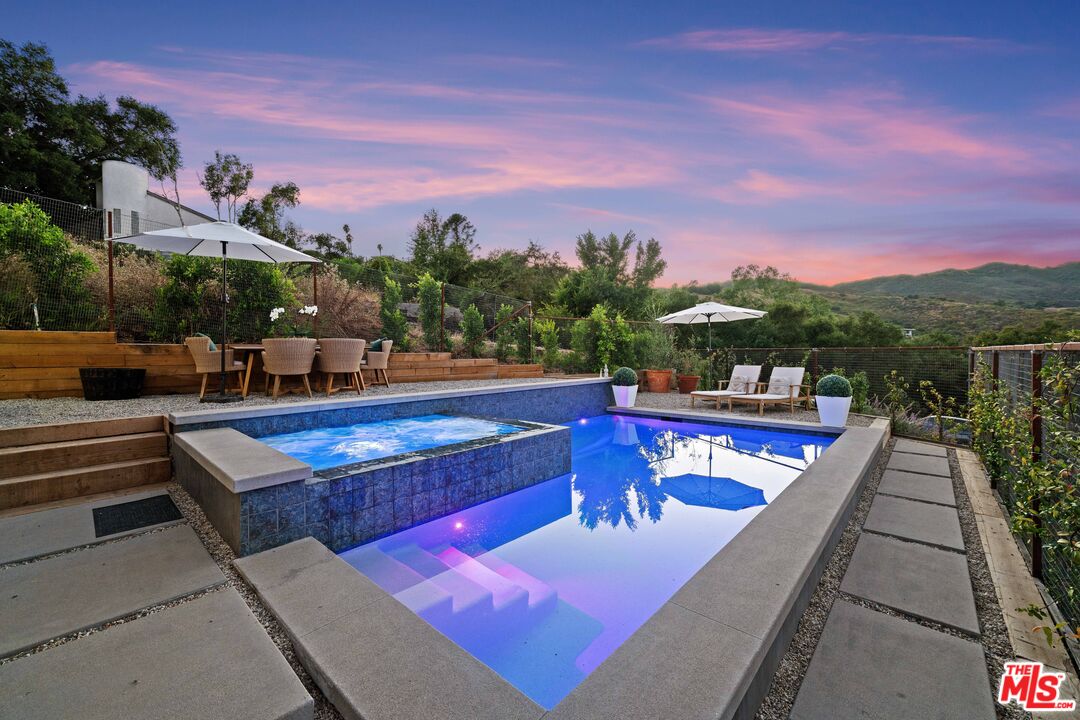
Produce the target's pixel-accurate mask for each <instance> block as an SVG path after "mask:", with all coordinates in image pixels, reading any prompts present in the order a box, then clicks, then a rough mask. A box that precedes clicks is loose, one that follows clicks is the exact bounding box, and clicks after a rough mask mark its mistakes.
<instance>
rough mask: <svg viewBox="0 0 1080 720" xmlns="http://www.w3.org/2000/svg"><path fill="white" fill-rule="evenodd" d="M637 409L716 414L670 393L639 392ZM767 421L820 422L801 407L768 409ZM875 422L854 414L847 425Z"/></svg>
mask: <svg viewBox="0 0 1080 720" xmlns="http://www.w3.org/2000/svg"><path fill="white" fill-rule="evenodd" d="M636 406H637V407H642V408H657V409H663V410H691V409H693V410H701V411H702V412H715V411H714V410H713V406H712V405H711V404H708V405H706V404H705V403H700V402H699V403H697V405H695V406H694V407H693V408H691V407H690V396H689V395H682V394H680V393H677V392H670V393H667V394H666V395H665V394H664V393H650V392H645V393H643V392H639V393H638V395H637V403H636ZM718 414H720V415H728V414H731V415H739V416H743V417H745V416H747V415H750V416H753V417H758V411H757V408H756V407H754V406H751V405H738V404H736V405H734V406H733V408H732V411H731V413H728V410H727V405H726V404H725V406H724V409H723V411H722V412H720V413H718ZM764 417H765V419H766V420H797V421H799V422H809V423H817V422H820V419H819V418H818V414H817V410H806V409H803V408H801V407H799V408H796V409H795V414H794V415H792V414H791V412H790V411H788V410H787V409H786V408H779V407H777V408H766V409H765V415H764ZM873 420H874V418H872V417H870V416H869V415H856V414H854V413H852V414H850V415H848V420H847V424H848V425H849V426H851V427H867V426H868V425H870V423H871V422H872V421H873Z"/></svg>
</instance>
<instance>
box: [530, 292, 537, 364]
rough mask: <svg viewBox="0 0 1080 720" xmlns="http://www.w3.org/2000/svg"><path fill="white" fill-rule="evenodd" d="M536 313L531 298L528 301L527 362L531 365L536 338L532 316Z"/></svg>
mask: <svg viewBox="0 0 1080 720" xmlns="http://www.w3.org/2000/svg"><path fill="white" fill-rule="evenodd" d="M535 315H536V313H535V311H534V310H533V304H532V300H530V301H529V364H530V365H531V364H532V363H533V361H534V360H535V359H536V343H535V342H534V341H535V339H536V338H534V337H533V318H534V317H535Z"/></svg>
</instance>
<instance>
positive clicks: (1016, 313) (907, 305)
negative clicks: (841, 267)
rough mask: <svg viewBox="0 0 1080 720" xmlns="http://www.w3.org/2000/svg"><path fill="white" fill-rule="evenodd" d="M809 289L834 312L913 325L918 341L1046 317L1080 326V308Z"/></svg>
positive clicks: (963, 336)
mask: <svg viewBox="0 0 1080 720" xmlns="http://www.w3.org/2000/svg"><path fill="white" fill-rule="evenodd" d="M806 289H807V290H808V291H809V292H813V293H817V294H819V295H821V296H822V297H824V298H825V299H826V300H827V301H828V302H829V305H830V307H832V309H833V311H834V312H837V313H841V314H844V315H851V314H854V313H857V312H858V311H860V310H872V311H874V312H876V313H877V314H878V315H880V316H881V317H883V318H885V319H886V320H888V321H889V322H893V323H896V324H897V325H899V326H900V327H904V328H913V329H914V330H915V337H914V340H915V342H918V341H919V337H920V336H925V335H926V334H927V333H931V332H935V331H936V332H942V333H946V334H948V335H952V336H954V337H955V338H957V339H958V340H960V341H961V342H963V341H964V340H965V339H967V338H968V337H970V336H972V335H975V334H977V333H981V332H987V331H995V330H1000V329H1002V328H1004V327H1006V326H1008V325H1021V326H1024V327H1030V328H1034V327H1038V326H1039V325H1041V324H1042V323H1043V322H1044V321H1046V320H1053V321H1056V322H1058V323H1060V324H1061V325H1063V326H1065V327H1071V328H1080V307H1069V308H1033V307H1021V306H1019V305H1013V304H1009V303H971V302H964V301H963V300H942V299H939V298H933V297H908V296H903V295H870V294H862V293H852V292H837V291H834V290H833V289H832V288H806Z"/></svg>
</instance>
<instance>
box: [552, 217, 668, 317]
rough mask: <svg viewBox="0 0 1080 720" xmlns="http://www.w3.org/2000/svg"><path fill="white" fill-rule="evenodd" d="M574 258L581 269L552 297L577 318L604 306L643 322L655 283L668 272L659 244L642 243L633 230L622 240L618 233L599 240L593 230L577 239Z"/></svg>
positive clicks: (565, 280)
mask: <svg viewBox="0 0 1080 720" xmlns="http://www.w3.org/2000/svg"><path fill="white" fill-rule="evenodd" d="M632 251H633V257H634V260H633V266H631V264H630V256H631V252H632ZM575 254H576V255H577V259H578V262H579V263H580V264H581V267H580V269H578V270H574V271H573V272H571V273H569V274H568V275H566V276H564V277H563V278H562V279H561V280H560V282H559V285H558V287H557V288H556V290H555V292H554V294H553V301H554V302H555V303H556V304H558V305H560V306H562V307H563V308H566V310H567V311H568V312H570V313H571V314H572V315H577V316H583V315H587V314H588V313H589V312H591V310H592V308H594V307H596V306H597V305H601V304H603V305H607V306H608V308H609V309H611V310H614V311H617V312H622V313H623V314H624V315H625V316H626V317H628V318H632V319H644V314H645V312H644V311H645V306H646V300H647V299H648V298H649V296H650V294H651V293H652V292H653V291H652V288H651V286H652V283H653V282H655V281H656V280H657V279H658V278H659V277H660V276H661V275H662V274H663V272H664V270H665V269H666V268H667V262H666V261H665V260H664V259H663V257H662V248H661V247H660V243H659V242H657V241H656V240H655V239H653V238H650V239H649V240H648V241H647V242H645V243H642V242H641V241H640V240H638V239H637V235H635V234H634V232H633V231H632V230H631V231H630V232H628V233H626V235H624V236H623V237H622V238H619V237H618V236H617V235H615V233H611V234H609V235H607V236H606V237H603V238H598V237H597V236H596V235H595V234H593V232H592V231H591V230H590V231H588V232H586V233H584V234H583V235H579V236H578V238H577V244H576V246H575Z"/></svg>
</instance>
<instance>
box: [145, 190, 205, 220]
mask: <svg viewBox="0 0 1080 720" xmlns="http://www.w3.org/2000/svg"><path fill="white" fill-rule="evenodd" d="M146 194H147V195H149V196H151V197H155V198H157V199H158V200H161V201H162V202H167V203H169V204H170V205H179V206H180V209H181V210H184V211H186V212H189V213H191V214H192V215H198V216H199V217H201V218H202V219H203V220H206V221H207V222H215V221H217V218H216V217H211V216H209V215H207V214H206V213H204V212H199V211H198V210H196V209H195V208H190V207H188V206H187V205H185V204H183V203H177V202H176V201H175V200H173V199H172V198H167V197H165V196H164V195H162V194H161V193H156V192H154V191H153V190H147V191H146Z"/></svg>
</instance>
